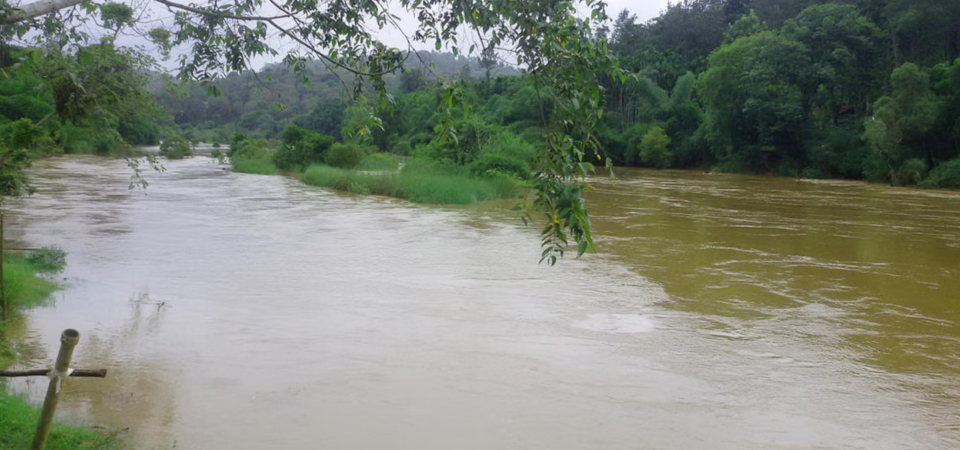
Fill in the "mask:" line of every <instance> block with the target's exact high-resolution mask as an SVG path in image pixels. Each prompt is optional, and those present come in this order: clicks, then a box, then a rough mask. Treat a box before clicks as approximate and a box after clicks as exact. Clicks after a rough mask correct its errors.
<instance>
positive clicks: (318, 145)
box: [273, 125, 333, 171]
mask: <svg viewBox="0 0 960 450" xmlns="http://www.w3.org/2000/svg"><path fill="white" fill-rule="evenodd" d="M280 136H281V139H282V140H283V146H282V147H280V149H279V150H277V152H276V153H275V154H274V155H273V162H274V164H276V166H277V168H279V169H281V170H287V171H291V170H298V169H300V168H303V167H306V166H308V165H310V164H312V163H319V162H321V161H323V159H324V157H325V156H326V154H327V150H328V149H329V148H330V146H331V145H332V144H333V137H332V136H327V135H324V134H320V133H314V132H312V131H309V130H304V129H303V128H300V127H298V126H296V125H287V128H285V129H284V130H283V133H281V134H280Z"/></svg>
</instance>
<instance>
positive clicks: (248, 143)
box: [229, 139, 274, 160]
mask: <svg viewBox="0 0 960 450" xmlns="http://www.w3.org/2000/svg"><path fill="white" fill-rule="evenodd" d="M273 148H274V145H273V143H271V142H270V141H268V140H266V139H241V140H239V141H234V143H233V144H230V153H229V155H230V158H231V159H232V160H234V159H268V160H269V159H273V152H274V150H273Z"/></svg>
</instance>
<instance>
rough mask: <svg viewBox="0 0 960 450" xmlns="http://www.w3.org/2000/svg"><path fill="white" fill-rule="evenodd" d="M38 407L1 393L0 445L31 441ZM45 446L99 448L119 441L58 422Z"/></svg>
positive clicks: (55, 449)
mask: <svg viewBox="0 0 960 450" xmlns="http://www.w3.org/2000/svg"><path fill="white" fill-rule="evenodd" d="M39 415H40V410H39V409H38V408H37V407H35V406H33V405H30V404H29V403H27V402H26V401H24V399H23V398H21V397H19V396H12V395H7V394H5V393H0V449H11V450H12V449H27V448H30V443H31V442H32V441H33V430H34V429H35V428H36V426H37V418H38V417H39ZM45 448H46V449H47V450H86V449H90V450H94V449H96V450H101V449H104V450H105V449H119V448H121V445H120V442H119V441H117V439H116V438H114V437H112V436H105V435H102V434H100V433H98V432H97V431H94V430H88V429H84V428H77V427H68V426H64V425H60V424H57V423H54V424H53V427H51V429H50V435H49V437H48V438H47V446H46V447H45Z"/></svg>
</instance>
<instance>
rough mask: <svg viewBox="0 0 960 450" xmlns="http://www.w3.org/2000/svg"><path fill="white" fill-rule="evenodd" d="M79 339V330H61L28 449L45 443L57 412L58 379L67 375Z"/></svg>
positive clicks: (34, 448) (34, 449)
mask: <svg viewBox="0 0 960 450" xmlns="http://www.w3.org/2000/svg"><path fill="white" fill-rule="evenodd" d="M79 341H80V332H79V331H77V330H74V329H72V328H68V329H66V330H63V334H61V335H60V353H59V354H57V363H56V365H54V366H53V370H52V371H50V386H49V387H48V388H47V397H46V398H45V399H44V400H43V409H41V410H40V420H39V421H38V422H37V431H35V432H34V434H33V444H31V445H30V450H43V447H44V445H46V444H47V435H48V434H50V425H51V424H52V423H53V415H54V414H55V413H56V412H57V401H58V400H59V396H60V381H61V379H62V378H66V377H67V376H69V374H68V373H67V371H68V370H69V369H70V359H71V358H73V348H74V347H76V346H77V342H79Z"/></svg>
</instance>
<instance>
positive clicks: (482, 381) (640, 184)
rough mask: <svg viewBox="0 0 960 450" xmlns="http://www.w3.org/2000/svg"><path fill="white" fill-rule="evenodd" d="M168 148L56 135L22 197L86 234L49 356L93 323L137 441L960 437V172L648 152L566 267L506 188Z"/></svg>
mask: <svg viewBox="0 0 960 450" xmlns="http://www.w3.org/2000/svg"><path fill="white" fill-rule="evenodd" d="M167 167H168V169H169V170H168V171H167V172H166V173H163V174H151V175H150V176H149V179H150V182H151V185H150V188H149V189H148V190H147V191H137V190H133V191H131V190H127V184H128V181H129V180H128V178H129V169H126V168H125V166H124V164H123V162H122V161H113V160H106V159H100V158H96V157H64V158H56V159H49V160H44V161H40V162H39V163H38V164H36V165H35V167H34V169H33V174H34V178H33V181H34V184H35V185H36V187H37V188H39V193H38V194H37V195H35V196H33V197H29V198H25V199H22V200H15V201H11V202H9V203H8V204H7V208H8V210H10V211H11V213H10V215H9V217H10V222H11V223H10V225H9V227H8V233H7V234H8V236H11V235H12V237H13V238H15V239H16V240H17V242H19V243H22V245H24V246H41V245H59V246H61V247H63V248H64V249H65V250H66V251H67V252H68V253H69V256H68V264H69V266H68V268H67V270H66V271H65V272H64V273H63V275H62V276H63V277H64V278H65V280H64V283H65V289H63V290H62V291H60V292H58V293H57V294H56V295H55V299H54V302H53V304H52V305H50V306H49V307H43V308H39V309H36V310H34V311H32V312H30V314H29V315H28V317H26V319H25V320H24V321H23V322H22V323H20V324H18V326H17V327H16V328H17V329H18V331H17V333H18V335H19V338H18V339H19V346H20V349H21V350H22V351H23V353H24V359H25V360H24V361H23V362H22V364H23V366H27V367H34V366H38V367H43V366H44V365H45V364H47V363H48V362H49V361H50V360H51V358H52V357H53V356H54V355H55V353H56V348H57V344H58V337H59V334H60V331H61V330H62V329H64V328H68V327H72V328H76V329H78V330H79V331H80V332H81V333H82V337H81V341H80V345H79V346H78V347H77V351H76V354H75V357H74V366H75V367H83V368H101V367H104V368H108V369H109V371H110V374H109V377H108V378H106V379H102V380H100V379H75V380H69V382H67V383H66V384H65V387H64V392H63V395H62V400H61V407H60V410H59V411H58V414H59V415H60V417H62V418H63V420H65V421H67V422H84V423H87V424H91V425H98V426H104V427H107V428H109V429H121V430H125V431H122V432H121V435H123V436H125V439H127V440H128V441H129V442H131V443H133V444H135V445H136V446H137V448H140V449H171V448H178V449H251V450H254V449H256V450H260V449H306V448H311V449H361V450H366V449H370V450H374V449H378V450H379V449H411V450H412V449H417V450H441V449H442V450H450V449H457V450H474V449H476V450H481V449H482V450H490V449H559V450H568V449H569V450H574V449H577V450H580V449H624V450H626V449H704V450H722V449H731V450H733V449H737V450H743V449H812V448H818V449H870V450H883V449H954V448H958V447H960V194H958V193H947V192H932V191H919V190H910V189H892V188H887V187H883V186H873V185H865V184H861V183H847V182H798V181H796V180H790V179H770V178H755V177H741V176H709V175H704V174H697V173H692V172H669V171H665V172H654V171H622V172H621V173H620V174H619V176H620V180H619V181H618V182H617V183H616V184H613V185H611V184H610V183H609V182H608V181H605V180H596V182H595V186H594V187H595V189H594V190H593V191H592V192H591V193H590V195H589V197H590V198H589V201H590V209H591V213H592V215H593V217H594V229H595V231H594V233H595V235H596V236H597V243H598V245H599V253H598V254H593V255H589V256H587V257H585V258H584V259H582V260H566V261H563V262H562V263H560V264H558V265H557V266H556V267H552V268H550V267H545V266H544V267H540V266H538V265H537V260H538V255H539V251H538V242H539V239H538V237H537V230H536V229H533V228H525V227H523V226H522V225H520V224H519V223H518V220H517V219H516V217H514V216H512V215H511V214H512V213H510V212H509V211H507V210H506V208H503V207H501V206H499V205H492V204H487V205H474V206H468V207H444V206H424V205H414V204H410V203H408V202H405V201H400V200H394V199H386V198H374V197H358V196H352V195H343V194H338V193H333V192H330V191H326V190H323V189H318V188H312V187H309V186H305V185H302V184H300V183H299V182H297V181H296V180H292V179H288V178H284V177H267V176H255V175H244V174H234V173H230V172H228V171H225V170H223V168H222V167H221V166H218V165H216V164H215V163H213V162H212V160H211V159H209V158H202V157H198V158H194V159H190V160H185V161H171V162H168V163H167ZM45 386H46V383H44V382H42V381H33V382H32V383H31V382H27V381H22V380H19V381H17V382H16V383H14V384H12V388H13V389H15V390H18V391H21V392H26V393H28V394H29V395H31V396H32V398H34V399H36V400H37V401H39V400H40V399H42V393H43V391H44V390H45Z"/></svg>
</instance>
